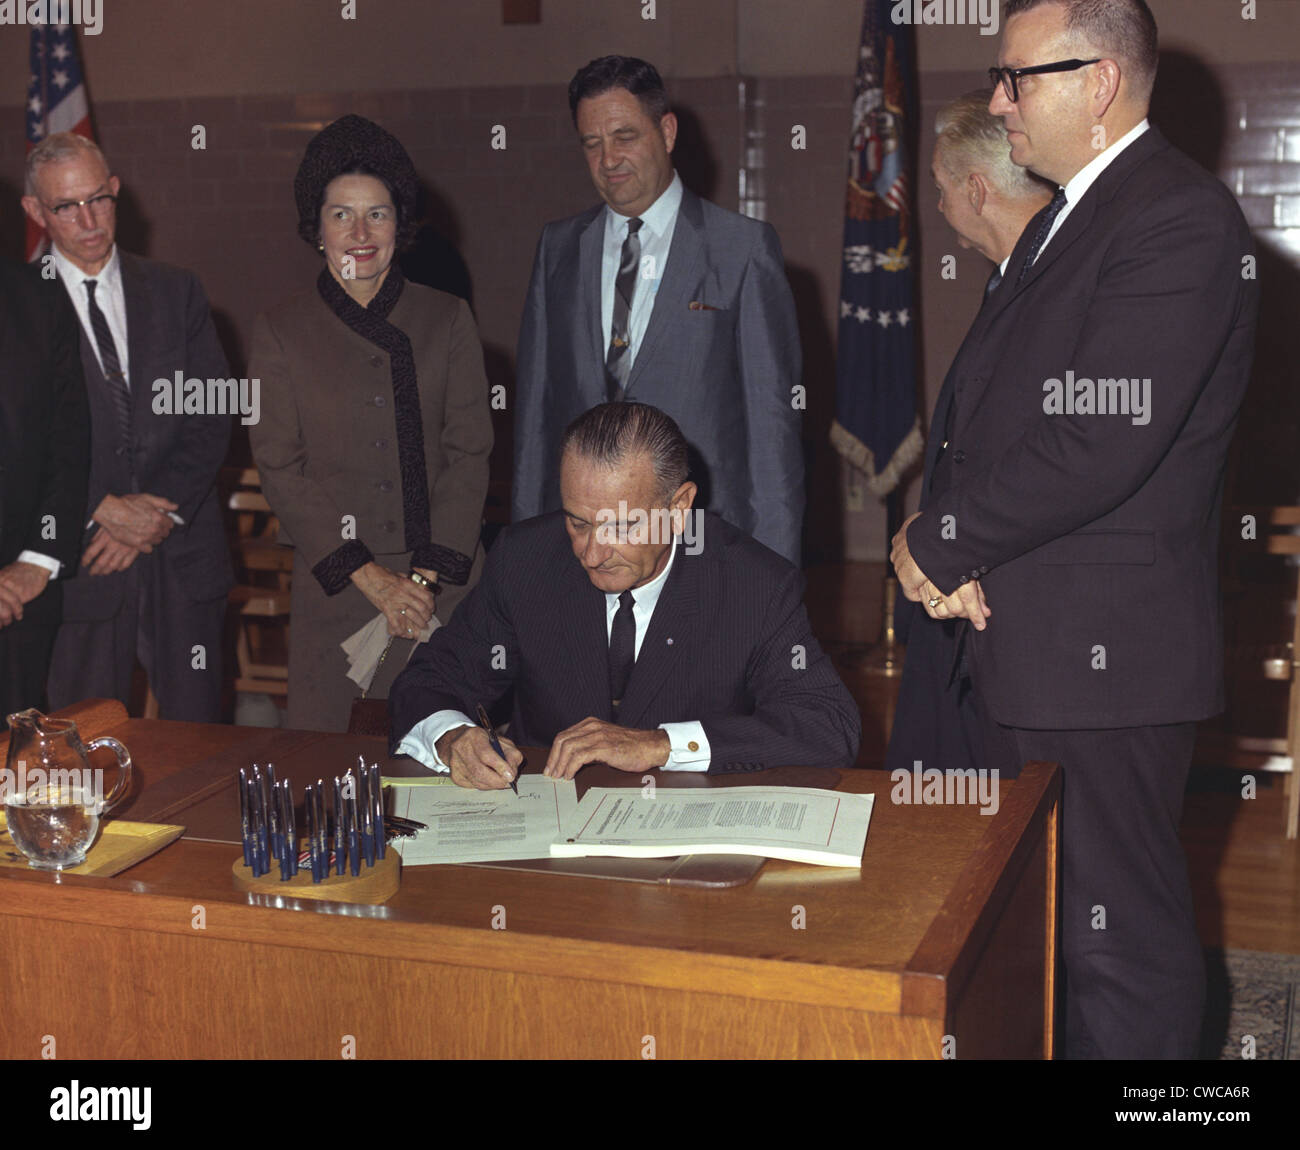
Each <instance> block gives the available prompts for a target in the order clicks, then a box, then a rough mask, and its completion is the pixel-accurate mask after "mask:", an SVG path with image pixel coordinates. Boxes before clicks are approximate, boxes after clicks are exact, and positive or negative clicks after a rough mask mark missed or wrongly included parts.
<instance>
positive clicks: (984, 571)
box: [980, 567, 989, 575]
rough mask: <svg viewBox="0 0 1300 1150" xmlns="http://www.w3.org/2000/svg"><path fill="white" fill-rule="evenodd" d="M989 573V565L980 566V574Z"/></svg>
mask: <svg viewBox="0 0 1300 1150" xmlns="http://www.w3.org/2000/svg"><path fill="white" fill-rule="evenodd" d="M988 573H989V569H988V568H987V567H981V568H980V574H981V575H987V574H988Z"/></svg>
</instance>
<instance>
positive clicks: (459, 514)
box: [250, 116, 492, 731]
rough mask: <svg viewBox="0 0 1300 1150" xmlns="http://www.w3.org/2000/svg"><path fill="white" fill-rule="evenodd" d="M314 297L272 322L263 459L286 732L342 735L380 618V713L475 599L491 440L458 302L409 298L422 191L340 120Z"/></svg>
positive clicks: (352, 122)
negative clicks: (276, 526) (285, 586)
mask: <svg viewBox="0 0 1300 1150" xmlns="http://www.w3.org/2000/svg"><path fill="white" fill-rule="evenodd" d="M294 191H295V195H296V198H297V201H298V214H299V226H298V230H299V233H300V234H301V235H302V237H303V238H304V239H305V240H307V242H308V243H310V244H311V245H312V247H314V248H317V249H318V250H319V251H320V252H321V253H322V254H323V256H324V259H325V267H324V268H323V269H322V271H321V274H320V277H319V278H318V279H317V281H316V284H315V286H314V287H313V288H312V289H311V290H310V291H307V292H304V293H302V294H300V295H298V296H295V297H293V298H291V299H289V300H287V301H285V302H284V303H282V304H280V305H279V306H278V307H275V308H272V309H271V310H270V311H268V312H267V313H266V314H264V315H262V316H261V317H259V319H258V321H257V326H256V328H255V330H254V333H253V347H252V357H251V366H250V374H252V375H254V376H256V377H257V378H259V379H260V380H261V389H262V390H261V419H260V421H259V422H257V423H255V424H254V425H253V426H252V427H251V428H250V438H251V441H252V447H253V457H254V459H255V461H256V463H257V469H258V472H259V473H260V475H261V477H262V486H263V490H264V492H265V494H266V497H267V500H268V502H269V503H270V505H271V509H272V510H273V511H274V512H275V514H276V515H277V516H278V517H279V520H280V524H281V527H282V534H283V536H284V537H286V542H290V543H292V545H293V546H294V548H295V554H294V563H293V593H292V594H293V597H292V614H291V617H290V642H289V700H288V715H287V723H288V725H289V726H291V727H301V728H307V729H311V730H322V731H341V730H344V729H346V727H347V723H348V715H349V711H350V707H351V701H352V699H353V698H355V697H356V696H357V695H358V694H360V690H359V688H358V687H357V685H356V684H355V683H354V682H352V680H350V679H349V678H347V658H346V656H345V655H344V653H343V651H342V650H341V649H340V647H339V644H340V643H341V642H342V641H343V640H344V639H346V638H347V637H348V636H349V635H351V634H352V633H353V632H355V631H356V630H358V629H359V628H360V627H362V626H363V625H364V624H365V623H367V622H369V621H370V620H371V619H373V618H374V617H375V615H376V614H377V613H380V612H382V614H383V615H384V617H385V619H386V621H387V625H388V633H389V634H390V635H391V636H393V639H392V644H391V649H390V650H389V651H388V654H387V657H386V658H385V660H384V663H383V666H382V667H381V668H380V671H379V673H378V674H377V676H376V678H375V681H374V683H373V684H372V686H371V688H370V691H369V696H370V697H372V698H383V697H386V695H387V688H388V684H389V683H391V681H392V679H393V678H394V677H395V676H396V674H397V672H398V671H400V670H401V668H402V667H403V666H404V665H405V663H406V660H407V658H408V657H409V655H410V653H411V651H412V649H413V647H414V643H415V641H416V638H415V637H416V636H418V635H419V633H420V632H421V630H422V629H423V628H424V626H425V624H426V623H427V622H428V621H429V618H430V616H431V615H432V614H433V613H434V611H435V609H436V611H437V614H438V617H439V619H441V620H443V621H445V620H446V618H447V616H448V615H449V614H450V612H451V611H452V610H453V609H454V608H455V606H456V604H457V603H458V602H459V601H460V599H461V598H462V597H463V596H464V594H465V593H466V591H467V590H468V589H469V587H471V586H472V585H473V584H474V582H476V581H477V579H478V575H479V571H480V570H481V568H482V562H483V553H482V548H481V547H480V545H479V530H480V526H481V522H482V514H483V500H484V497H485V495H486V493H487V482H488V454H489V452H490V451H491V449H492V425H491V417H490V414H489V410H488V389H487V380H486V377H485V375H484V372H483V351H482V348H481V346H480V344H479V341H478V333H477V330H476V328H475V325H474V319H473V317H472V315H471V314H470V311H469V307H468V306H467V305H466V304H465V302H464V301H463V300H460V299H457V298H456V297H455V296H451V295H447V294H445V293H443V292H439V291H435V290H433V289H432V288H428V287H423V286H421V285H419V284H413V283H410V282H408V281H407V280H406V279H405V278H404V277H403V276H402V272H401V269H400V267H399V266H398V265H397V264H396V263H395V262H394V261H393V257H394V254H395V253H396V251H397V250H398V249H399V248H400V247H402V246H403V245H404V244H405V243H407V242H409V240H410V238H411V236H412V235H413V233H414V230H415V223H416V221H415V219H414V214H415V197H416V175H415V169H414V166H413V165H412V163H411V160H410V157H409V156H407V154H406V151H405V149H404V148H403V147H402V145H401V144H400V143H399V142H398V141H397V139H396V138H394V137H393V136H392V135H390V134H389V133H388V132H386V131H384V129H382V128H380V127H379V126H378V125H377V124H374V123H371V122H370V121H369V120H365V119H363V118H362V117H360V116H344V117H343V118H342V119H341V120H337V121H335V122H334V123H333V124H331V125H329V126H328V127H327V128H325V129H324V130H323V131H321V132H320V133H319V134H318V135H317V136H316V137H315V138H314V139H313V140H312V141H311V143H310V144H308V146H307V151H306V154H305V155H304V157H303V161H302V165H301V167H300V168H299V170H298V176H297V179H296V180H295V182H294Z"/></svg>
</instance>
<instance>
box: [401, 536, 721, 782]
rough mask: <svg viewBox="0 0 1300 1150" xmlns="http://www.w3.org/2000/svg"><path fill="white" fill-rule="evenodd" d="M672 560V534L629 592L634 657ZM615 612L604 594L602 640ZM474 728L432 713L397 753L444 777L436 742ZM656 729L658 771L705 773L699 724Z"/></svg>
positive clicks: (451, 715) (455, 715) (460, 716)
mask: <svg viewBox="0 0 1300 1150" xmlns="http://www.w3.org/2000/svg"><path fill="white" fill-rule="evenodd" d="M676 558H677V536H675V535H674V536H673V546H672V550H671V551H670V552H669V555H668V562H667V563H666V564H665V565H664V569H663V570H662V571H661V572H659V574H658V575H656V576H655V578H654V579H652V580H651V581H650V582H649V583H647V584H646V585H645V586H644V587H637V588H634V589H633V591H632V597H633V599H634V603H633V606H632V618H633V619H634V620H635V622H636V645H635V647H634V648H633V650H634V652H635V654H636V655H637V656H638V657H639V656H640V654H641V643H642V641H643V640H644V639H645V636H646V631H647V630H648V629H649V627H650V619H651V617H652V616H653V615H654V612H655V607H656V606H657V605H658V603H659V595H660V592H662V591H663V588H664V584H665V583H666V582H667V580H668V573H669V572H670V571H671V570H672V569H673V562H674V560H675V559H676ZM617 613H618V593H609V592H606V594H605V637H606V639H608V638H609V637H610V635H611V633H612V632H613V629H614V616H615V615H616V614H617ZM475 725H476V724H475V722H474V720H473V719H471V718H470V717H469V716H468V715H466V714H465V713H464V712H462V711H456V710H446V711H435V712H434V713H433V714H432V715H430V716H429V717H428V718H427V719H422V720H420V722H418V723H416V724H415V726H414V727H412V728H411V730H410V731H409V732H407V734H406V737H405V738H403V739H402V741H401V742H400V743H399V744H398V747H397V753H398V754H401V755H410V756H411V758H413V759H416V760H418V761H419V762H421V763H423V764H424V765H425V766H426V767H429V768H431V769H432V770H435V771H438V772H440V773H442V774H446V773H447V772H448V769H449V768H448V767H447V764H446V763H444V762H443V761H442V759H440V758H439V757H438V751H437V744H438V740H439V739H441V738H442V736H443V735H445V734H446V733H447V732H448V731H451V730H454V729H455V728H456V727H473V726H475ZM659 730H661V731H664V732H666V733H667V735H668V744H669V752H668V761H667V762H666V763H664V765H663V767H662V768H661V769H662V770H665V771H707V770H708V769H709V760H710V757H711V754H712V752H711V751H710V749H709V740H708V736H706V735H705V733H704V725H703V724H702V723H700V722H697V721H694V720H691V721H687V722H681V723H660V724H659Z"/></svg>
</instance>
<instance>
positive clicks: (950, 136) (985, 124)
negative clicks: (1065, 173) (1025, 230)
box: [934, 88, 1050, 199]
mask: <svg viewBox="0 0 1300 1150" xmlns="http://www.w3.org/2000/svg"><path fill="white" fill-rule="evenodd" d="M992 97H993V89H992V88H979V89H977V90H976V91H974V92H967V93H966V94H965V95H964V96H959V97H957V99H955V100H953V101H952V102H951V103H948V104H945V105H944V106H943V107H942V108H940V109H939V114H938V115H937V116H936V117H935V119H934V134H935V135H936V136H938V137H939V139H940V140H941V141H942V142H943V147H942V148H941V149H940V153H939V159H940V162H941V163H942V164H943V166H944V167H945V168H947V169H948V174H949V175H950V176H952V177H954V178H955V179H958V180H962V179H965V178H966V176H967V175H968V174H969V173H970V172H972V171H979V172H981V173H983V174H984V175H986V176H987V177H988V178H989V182H990V183H991V184H993V186H994V187H995V188H996V189H997V190H998V191H1000V192H1001V193H1002V194H1003V195H1005V196H1009V197H1011V198H1012V199H1022V198H1024V199H1027V198H1029V197H1030V196H1035V197H1036V196H1040V195H1041V194H1042V193H1043V190H1044V189H1045V188H1046V189H1048V190H1049V191H1050V187H1049V186H1048V185H1047V184H1045V183H1044V182H1043V181H1042V180H1040V179H1038V178H1037V177H1036V176H1034V175H1032V174H1031V173H1030V172H1029V170H1028V169H1027V168H1022V167H1021V166H1020V165H1019V164H1015V163H1012V161H1011V144H1010V142H1009V141H1008V140H1007V129H1006V126H1005V125H1004V124H1003V123H1002V118H1001V117H1000V116H995V115H993V114H992V113H991V112H990V111H989V100H990V99H992Z"/></svg>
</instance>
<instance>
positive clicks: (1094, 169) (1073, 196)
mask: <svg viewBox="0 0 1300 1150" xmlns="http://www.w3.org/2000/svg"><path fill="white" fill-rule="evenodd" d="M1149 127H1151V122H1150V121H1149V120H1143V121H1142V122H1141V123H1140V124H1138V126H1137V127H1136V128H1134V129H1133V130H1132V131H1130V132H1127V133H1125V134H1124V135H1123V136H1121V137H1120V138H1119V139H1118V140H1116V141H1115V142H1114V143H1113V144H1112V145H1111V146H1110V147H1109V148H1107V149H1106V150H1105V151H1104V152H1102V153H1101V154H1100V155H1098V156H1095V157H1094V158H1093V159H1092V160H1090V161H1089V162H1088V163H1087V164H1085V165H1084V166H1083V167H1082V168H1080V169H1079V170H1078V171H1077V172H1076V173H1075V174H1074V177H1073V178H1072V179H1071V180H1070V182H1069V183H1068V184H1066V185H1065V207H1063V208H1062V209H1061V211H1060V214H1059V215H1057V217H1056V219H1054V220H1053V221H1052V230H1051V231H1050V232H1048V233H1047V239H1045V240H1044V241H1043V246H1042V247H1041V248H1039V249H1038V255H1039V256H1041V255H1042V254H1043V252H1045V251H1046V250H1047V245H1048V244H1050V243H1051V242H1052V237H1053V236H1054V235H1056V233H1057V232H1059V231H1060V230H1061V225H1062V224H1064V223H1065V221H1066V220H1067V219H1068V218H1069V216H1070V213H1071V212H1072V211H1074V206H1075V204H1077V203H1078V202H1079V201H1080V200H1081V199H1083V197H1084V195H1085V194H1087V191H1088V189H1089V188H1090V187H1092V185H1093V184H1095V183H1096V182H1097V180H1098V178H1099V177H1100V176H1101V174H1102V172H1104V171H1105V170H1106V169H1107V168H1108V167H1110V165H1111V164H1113V163H1114V162H1115V161H1116V160H1117V159H1119V154H1120V153H1121V152H1122V151H1123V150H1124V149H1125V148H1127V147H1128V146H1129V145H1130V144H1131V143H1133V142H1134V141H1135V140H1136V139H1137V138H1138V137H1139V136H1141V135H1142V133H1143V132H1145V131H1146V130H1147V129H1148V128H1149ZM1034 259H1035V261H1037V259H1038V256H1035V257H1034Z"/></svg>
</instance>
